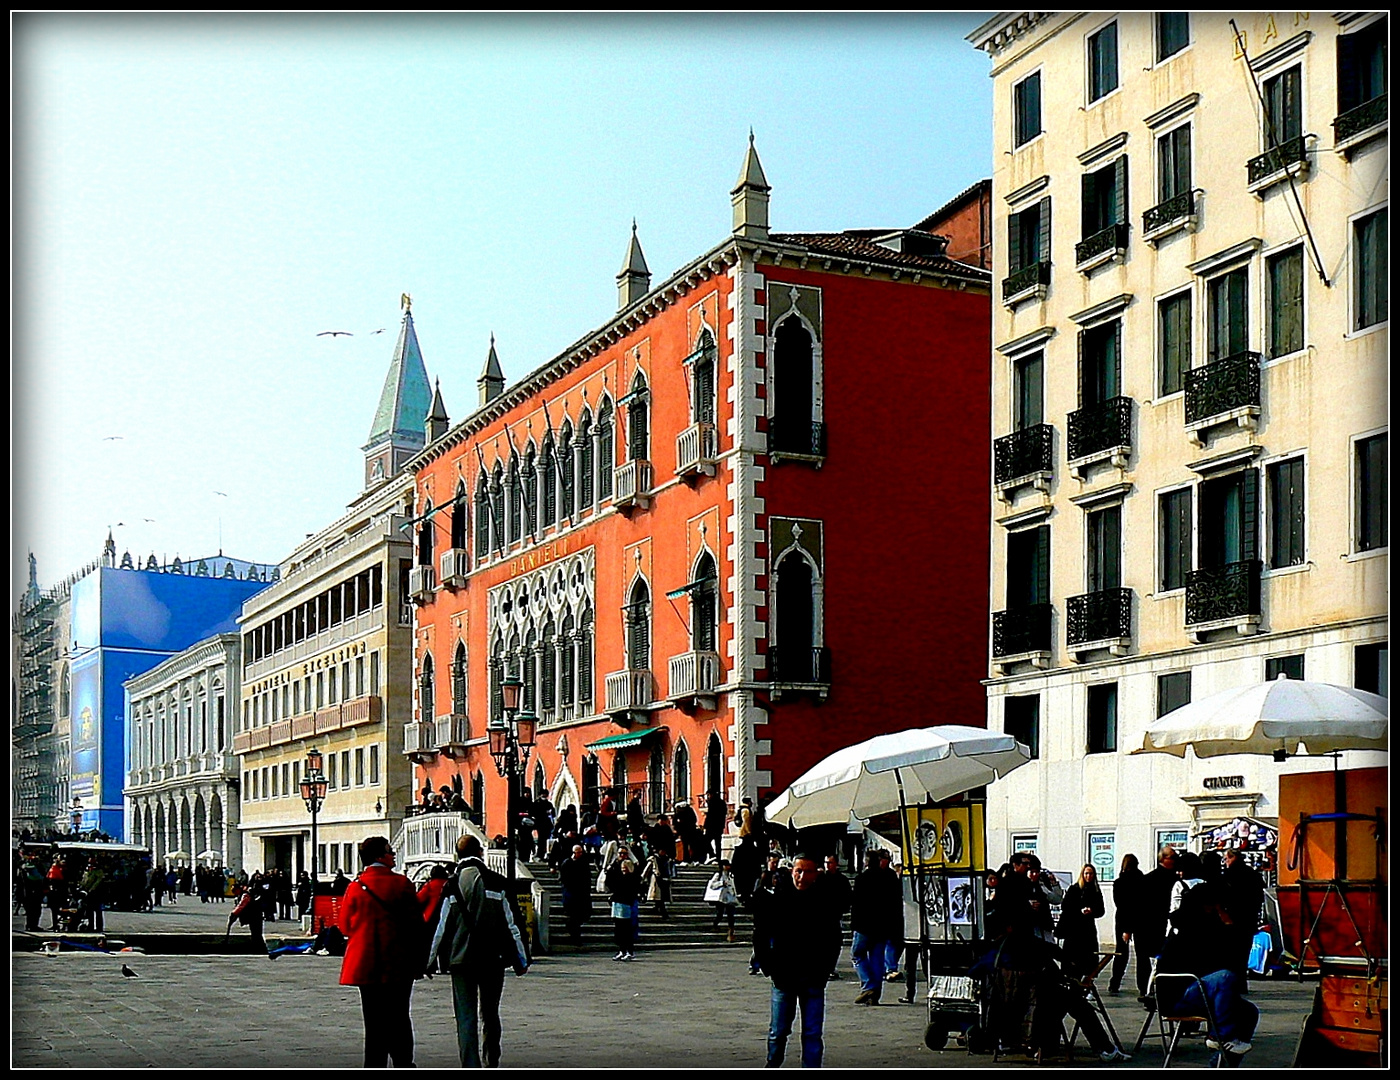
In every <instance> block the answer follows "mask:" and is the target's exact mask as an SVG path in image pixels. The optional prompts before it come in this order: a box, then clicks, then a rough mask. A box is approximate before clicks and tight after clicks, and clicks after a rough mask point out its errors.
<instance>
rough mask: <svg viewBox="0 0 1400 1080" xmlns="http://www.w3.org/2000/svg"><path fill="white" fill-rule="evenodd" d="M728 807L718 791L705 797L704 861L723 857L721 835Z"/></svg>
mask: <svg viewBox="0 0 1400 1080" xmlns="http://www.w3.org/2000/svg"><path fill="white" fill-rule="evenodd" d="M728 810H729V807H728V806H726V805H725V802H724V798H723V797H722V796H721V795H720V793H719V792H718V791H711V792H710V793H709V795H707V796H706V797H705V861H706V862H711V861H713V862H719V861H720V859H721V858H723V857H724V852H723V851H722V850H721V847H722V842H721V839H720V838H721V837H723V836H724V825H725V814H726V813H727V812H728Z"/></svg>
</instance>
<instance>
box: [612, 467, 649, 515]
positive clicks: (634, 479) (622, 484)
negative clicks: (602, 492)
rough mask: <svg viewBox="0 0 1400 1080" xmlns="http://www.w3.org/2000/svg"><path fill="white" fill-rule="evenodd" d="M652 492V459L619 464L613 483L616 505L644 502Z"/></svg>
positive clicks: (614, 502) (614, 503)
mask: <svg viewBox="0 0 1400 1080" xmlns="http://www.w3.org/2000/svg"><path fill="white" fill-rule="evenodd" d="M650 492H651V462H650V461H629V462H626V463H625V464H623V465H620V466H618V469H617V472H616V473H615V474H614V483H613V505H614V506H632V505H635V504H637V503H641V502H644V501H645V500H646V497H647V495H648V494H649V493H650Z"/></svg>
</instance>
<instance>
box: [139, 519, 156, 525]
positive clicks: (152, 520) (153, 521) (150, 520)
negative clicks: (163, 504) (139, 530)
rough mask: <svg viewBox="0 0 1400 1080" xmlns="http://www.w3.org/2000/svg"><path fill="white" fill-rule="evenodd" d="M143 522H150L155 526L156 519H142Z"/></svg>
mask: <svg viewBox="0 0 1400 1080" xmlns="http://www.w3.org/2000/svg"><path fill="white" fill-rule="evenodd" d="M141 520H142V521H149V522H151V523H152V524H154V523H155V520H156V519H155V518H142V519H141Z"/></svg>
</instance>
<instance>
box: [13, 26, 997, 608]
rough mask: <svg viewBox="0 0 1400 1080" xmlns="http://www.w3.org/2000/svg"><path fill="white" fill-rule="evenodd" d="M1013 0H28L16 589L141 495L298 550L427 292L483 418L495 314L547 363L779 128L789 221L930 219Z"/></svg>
mask: <svg viewBox="0 0 1400 1080" xmlns="http://www.w3.org/2000/svg"><path fill="white" fill-rule="evenodd" d="M983 18H984V16H981V15H975V14H967V15H918V16H916V15H887V16H870V17H866V16H844V17H836V16H830V17H815V16H809V17H799V16H757V17H749V16H735V15H726V16H722V17H697V16H652V17H640V16H634V17H573V16H571V17H564V16H527V17H520V16H509V17H506V16H495V17H489V16H487V17H483V16H455V17H446V16H421V17H412V16H380V17H353V18H352V17H345V18H338V17H305V16H286V17H279V16H241V17H228V16H220V17H179V18H176V17H139V16H110V17H109V16H31V15H20V16H16V17H15V18H14V20H13V27H14V35H15V36H14V54H13V55H14V63H15V68H14V73H13V78H14V94H15V97H14V119H15V158H14V162H15V175H14V180H15V186H14V198H15V203H14V208H15V209H14V214H15V217H14V224H15V250H14V257H15V276H14V278H13V280H14V282H15V287H14V296H13V301H14V303H13V311H14V317H15V326H16V330H15V347H14V352H13V354H12V356H13V367H12V373H11V375H12V380H13V393H12V396H11V400H12V406H11V407H12V410H13V425H12V432H13V435H12V439H13V450H12V457H11V460H12V465H11V469H12V471H13V474H12V475H13V480H14V483H13V485H12V493H13V498H14V500H15V501H14V507H13V514H12V519H11V520H12V526H11V527H12V574H11V582H12V587H13V586H14V585H15V584H16V583H18V584H19V585H20V586H21V587H22V585H23V581H24V575H25V573H26V569H25V553H26V552H27V551H29V550H32V551H34V552H35V554H36V556H37V557H38V560H39V580H40V584H41V585H47V584H49V583H51V582H53V581H55V580H57V579H59V578H61V577H63V576H64V575H66V574H67V573H69V572H70V571H72V570H74V569H76V568H77V567H78V566H79V565H81V564H82V563H84V562H86V561H87V560H89V559H91V558H93V557H95V556H96V555H97V554H98V553H99V551H100V549H101V545H102V542H103V539H104V538H105V536H106V533H107V529H108V526H109V525H110V526H115V525H117V523H119V522H121V523H124V524H123V525H122V527H119V528H117V529H116V533H115V535H116V540H117V547H118V551H119V552H120V551H121V550H123V549H126V548H129V549H130V550H131V552H132V555H133V556H134V557H139V558H141V559H143V560H144V558H145V557H146V556H147V555H149V554H150V553H152V552H154V553H155V554H156V555H157V557H158V558H161V559H162V560H164V559H165V558H168V557H173V556H174V555H176V554H179V555H180V556H181V557H182V558H189V557H191V556H200V555H206V554H210V553H213V552H214V551H215V550H216V549H217V548H218V547H219V545H220V534H221V530H222V546H223V550H224V551H225V553H227V554H230V555H235V556H238V557H240V558H248V559H254V560H257V561H267V562H273V561H279V560H281V559H283V558H285V557H286V556H287V555H288V554H289V553H290V551H291V550H292V548H293V547H294V546H295V545H296V544H297V543H298V542H300V540H301V539H302V538H303V537H304V536H305V535H306V534H307V533H310V532H313V531H315V530H317V529H319V528H320V527H322V526H323V525H325V524H327V523H329V522H330V521H332V520H334V519H335V518H336V517H338V516H339V515H340V513H341V512H342V511H343V509H344V506H345V504H346V503H347V502H348V501H349V500H350V499H351V498H352V497H353V496H354V495H355V494H356V492H357V491H358V490H359V488H360V486H361V478H362V458H361V453H360V447H361V445H362V444H363V442H364V440H365V437H366V435H367V434H368V432H369V425H370V420H371V418H372V416H373V413H374V408H375V405H376V403H377V400H378V395H379V390H380V386H381V384H382V381H383V378H384V373H385V369H386V368H387V365H388V362H389V358H390V354H391V352H392V348H393V344H394V331H395V329H396V327H397V325H398V318H399V307H398V302H399V296H400V294H401V293H404V292H408V293H411V294H412V296H413V312H414V319H415V322H416V324H417V328H418V334H419V340H420V341H421V343H422V347H423V354H424V358H425V360H426V362H427V365H428V372H429V376H430V377H433V378H440V379H441V381H442V388H443V395H444V398H445V400H446V403H447V408H448V412H449V413H450V414H451V416H452V420H453V422H454V423H455V422H456V421H458V420H460V419H461V418H462V417H463V416H465V415H466V414H467V412H468V411H469V406H470V405H471V404H472V403H473V402H474V401H475V398H476V377H477V375H478V374H479V373H480V368H481V363H482V360H483V358H484V356H485V353H486V348H487V343H488V338H489V335H490V334H492V333H494V334H495V335H496V340H497V348H498V351H499V353H500V357H501V361H502V364H503V366H504V368H505V373H506V377H507V379H508V380H514V379H516V378H518V377H519V376H521V375H523V374H525V373H526V372H528V371H530V370H532V369H533V368H535V367H537V366H538V365H539V364H541V363H543V362H545V361H546V360H548V359H549V358H551V357H553V356H555V355H556V354H557V353H559V352H561V351H562V350H563V349H564V348H565V347H566V346H567V345H569V344H570V343H571V342H573V341H575V340H576V339H578V338H579V337H581V336H582V335H583V334H585V333H587V332H588V331H589V330H590V329H592V328H593V327H596V326H598V325H599V324H601V323H602V322H604V321H605V320H606V319H607V318H608V317H609V316H610V315H611V314H612V312H613V311H614V309H615V307H616V297H617V292H616V285H615V282H614V275H615V274H616V273H617V271H618V270H619V269H620V267H621V264H622V257H623V253H624V251H625V248H626V242H627V237H628V232H629V229H630V225H631V221H632V219H633V217H635V218H636V220H637V223H638V229H639V235H640V238H641V241H642V246H643V249H644V250H645V252H646V256H647V260H648V262H649V264H650V267H651V270H652V275H653V281H657V282H659V281H661V280H662V279H664V278H665V277H666V276H667V275H668V274H669V273H670V272H671V271H673V270H674V269H676V268H677V267H679V266H681V265H682V264H684V263H685V262H687V261H689V260H690V259H691V258H692V257H694V256H695V255H698V254H700V253H701V252H703V251H704V250H706V249H708V248H709V247H711V246H713V245H714V244H716V243H718V242H719V241H721V240H722V239H723V238H724V237H725V236H726V235H727V233H728V230H729V226H730V206H729V190H730V188H731V187H732V186H733V184H734V182H735V179H736V177H737V175H738V171H739V165H740V162H741V160H742V156H743V151H744V147H745V145H746V142H747V138H748V132H749V128H750V127H752V128H753V129H754V131H755V133H756V137H757V145H758V149H759V153H760V155H761V157H762V160H763V165H764V169H765V170H766V172H767V176H768V181H769V183H770V184H772V185H773V195H772V211H771V219H772V224H773V227H774V229H775V230H779V231H783V230H839V229H843V228H853V227H872V226H886V225H888V226H899V225H909V224H912V223H913V222H915V221H916V220H918V219H919V218H920V217H922V216H923V215H925V214H927V213H929V212H930V211H932V210H934V209H936V208H937V207H938V206H940V205H941V204H942V203H943V202H945V201H946V200H947V199H949V198H951V197H952V196H953V195H955V194H957V193H958V192H959V191H961V190H963V189H964V188H965V187H967V186H968V185H969V184H971V183H973V182H974V181H976V180H978V179H980V178H982V177H984V176H988V175H990V173H991V132H990V122H991V82H990V79H989V78H988V77H987V62H986V58H985V56H984V55H983V54H981V53H979V52H977V51H976V50H974V49H973V48H972V47H971V46H970V45H969V44H967V42H966V41H965V40H964V35H966V34H967V33H969V32H970V31H971V30H972V29H973V28H974V27H975V26H977V25H978V24H979V23H980V22H981V21H983ZM380 327H385V328H387V331H386V333H384V334H379V335H371V334H370V332H371V331H373V330H376V329H378V328H380ZM323 330H349V331H353V332H354V335H355V336H353V337H338V338H325V337H322V338H318V337H316V334H317V333H318V332H319V331H323ZM216 492H222V493H223V494H215V493H216ZM147 519H150V520H147Z"/></svg>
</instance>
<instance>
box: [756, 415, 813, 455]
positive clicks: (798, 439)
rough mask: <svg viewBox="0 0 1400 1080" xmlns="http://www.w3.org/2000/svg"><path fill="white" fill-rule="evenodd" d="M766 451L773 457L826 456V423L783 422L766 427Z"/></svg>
mask: <svg viewBox="0 0 1400 1080" xmlns="http://www.w3.org/2000/svg"><path fill="white" fill-rule="evenodd" d="M768 453H769V454H770V455H772V456H773V457H799V458H824V457H826V425H825V424H823V423H821V422H820V421H816V420H814V421H812V423H811V424H810V425H808V424H786V425H785V424H783V423H781V421H779V422H776V423H774V424H773V425H772V426H770V427H769V428H768Z"/></svg>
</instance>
